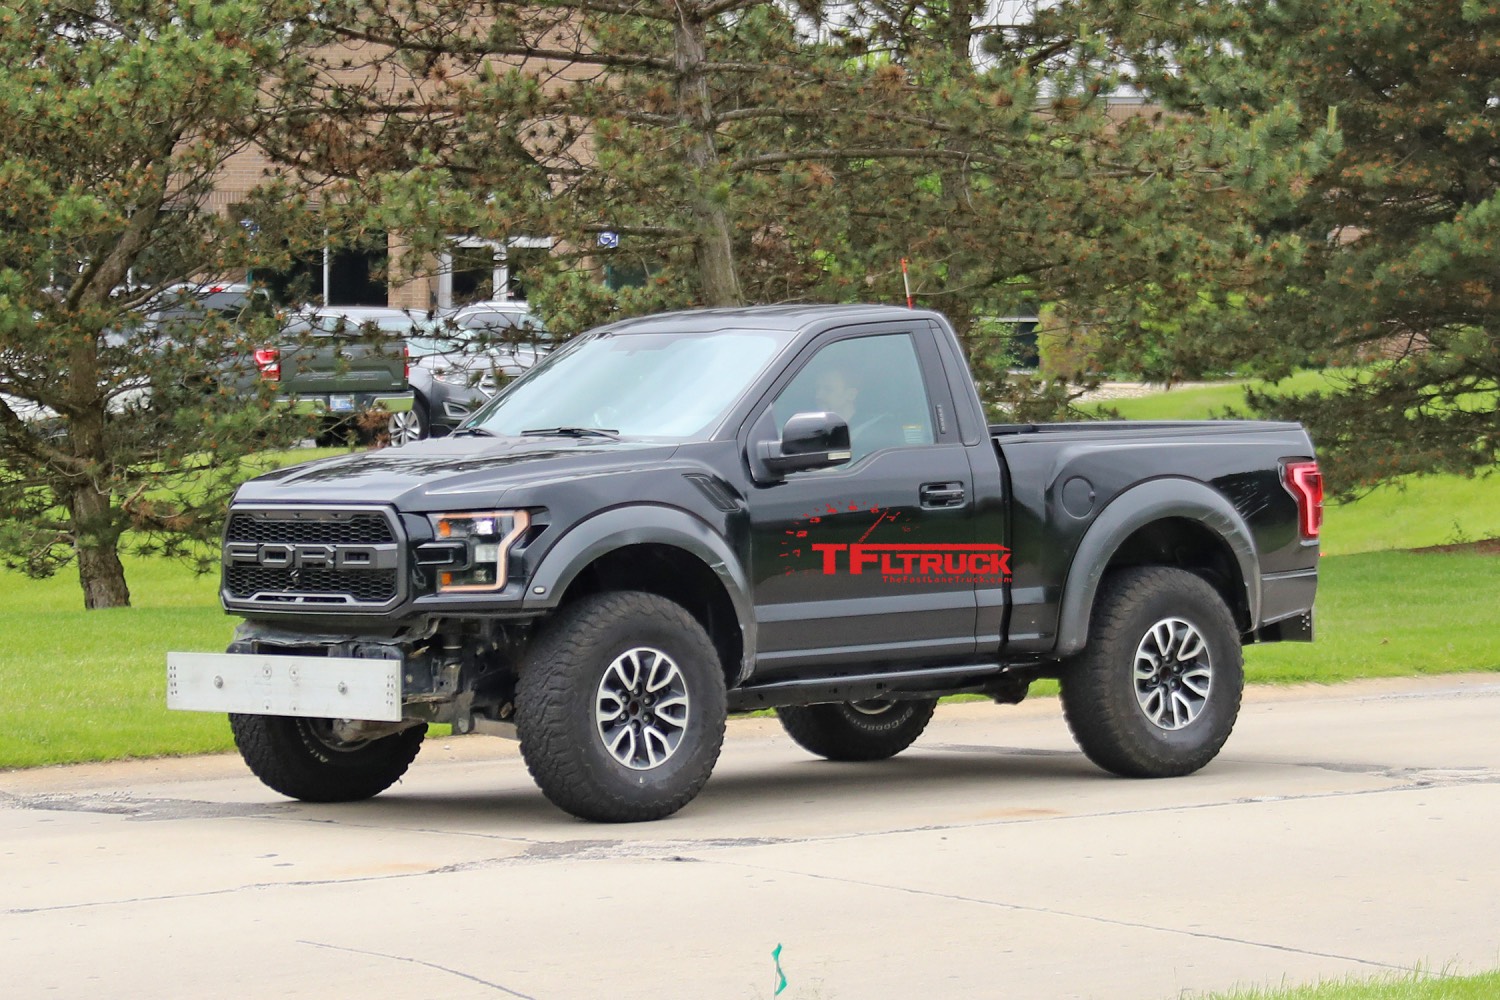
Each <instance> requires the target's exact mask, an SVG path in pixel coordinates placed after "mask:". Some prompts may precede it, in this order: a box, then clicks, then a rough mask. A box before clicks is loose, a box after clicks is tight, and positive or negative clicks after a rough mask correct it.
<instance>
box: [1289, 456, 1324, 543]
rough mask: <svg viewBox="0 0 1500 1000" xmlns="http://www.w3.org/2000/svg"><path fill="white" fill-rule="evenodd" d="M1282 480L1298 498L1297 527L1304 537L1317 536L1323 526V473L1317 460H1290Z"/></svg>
mask: <svg viewBox="0 0 1500 1000" xmlns="http://www.w3.org/2000/svg"><path fill="white" fill-rule="evenodd" d="M1281 481H1282V482H1283V483H1285V484H1286V488H1287V490H1288V491H1289V492H1290V493H1291V494H1292V496H1294V497H1296V498H1297V529H1298V530H1299V531H1300V532H1301V533H1302V537H1303V538H1308V539H1312V538H1317V537H1318V532H1319V531H1320V530H1322V527H1323V473H1321V472H1319V471H1318V463H1317V462H1288V463H1287V464H1286V465H1284V466H1282V467H1281Z"/></svg>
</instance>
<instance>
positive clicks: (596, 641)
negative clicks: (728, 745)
mask: <svg viewBox="0 0 1500 1000" xmlns="http://www.w3.org/2000/svg"><path fill="white" fill-rule="evenodd" d="M639 649H652V650H657V651H660V652H661V653H664V654H665V655H666V657H667V658H669V660H670V661H671V663H672V664H674V665H675V668H676V670H677V675H678V676H680V678H681V681H682V686H683V689H684V690H685V692H686V695H687V704H686V708H685V710H684V714H685V718H684V724H683V725H682V726H681V727H680V729H679V732H680V735H679V736H678V737H677V738H678V740H679V742H678V743H677V744H676V746H675V749H673V750H671V751H670V752H669V755H668V756H667V757H666V759H664V760H662V761H661V762H660V763H658V764H654V765H652V766H648V767H644V768H632V767H630V766H628V765H627V764H625V763H622V762H621V761H620V760H619V759H617V758H616V757H615V756H612V753H611V750H610V748H609V747H608V746H607V745H606V742H605V739H606V737H605V735H604V733H603V728H602V727H603V726H604V723H603V722H602V721H600V720H599V719H598V717H597V712H598V710H599V705H600V698H601V691H602V685H604V684H605V682H606V672H607V671H610V670H611V669H612V665H613V664H615V663H616V662H617V661H618V660H619V658H621V657H623V656H625V655H626V654H628V653H629V652H630V651H632V650H639ZM621 711H622V712H624V711H625V709H624V707H623V706H622V708H621ZM726 714H727V708H726V697H725V693H724V673H723V669H722V667H721V665H720V662H719V656H718V653H717V651H716V650H715V649H714V645H713V643H712V642H711V641H710V640H709V638H708V635H707V633H705V632H704V630H703V627H702V626H701V625H699V624H698V622H697V621H696V620H695V619H694V618H693V616H692V615H690V614H688V613H687V611H685V610H684V609H683V608H682V607H681V606H680V605H678V604H675V603H674V602H672V601H669V600H667V599H666V598H664V597H659V596H657V595H655V594H647V593H641V592H636V591H616V592H610V593H603V594H593V595H590V596H588V597H584V598H582V599H581V600H579V601H578V602H577V603H576V604H572V605H570V606H568V607H566V608H564V609H563V610H562V611H561V612H560V613H559V614H558V615H557V617H556V618H555V619H554V620H553V621H552V622H550V623H549V624H548V626H547V627H546V628H545V629H544V630H543V631H542V632H541V634H540V635H539V636H538V637H537V639H536V641H535V642H534V643H533V644H532V647H531V649H530V650H529V651H528V653H527V656H526V660H525V663H524V665H523V666H522V668H521V676H520V679H519V681H518V682H517V685H516V728H517V732H518V734H519V735H520V738H521V756H522V758H523V759H524V760H525V761H526V768H527V770H529V771H530V772H531V777H532V779H533V780H535V781H536V783H537V786H538V787H539V788H541V790H542V794H543V795H545V796H546V797H547V798H548V800H549V801H551V802H552V803H553V804H554V805H556V806H557V807H558V808H560V809H562V810H564V811H565V812H569V813H572V814H573V815H574V816H577V817H578V818H579V819H585V820H592V821H595V822H601V823H633V822H641V821H645V820H653V819H661V818H662V817H664V816H670V815H671V814H672V813H675V812H676V811H677V810H679V809H681V808H682V807H683V806H685V805H687V804H688V803H689V802H691V801H692V800H693V798H694V797H695V796H696V795H697V794H698V792H699V791H700V790H702V788H703V785H704V783H706V782H707V781H708V777H709V774H711V773H712V771H713V768H714V764H715V763H716V762H717V761H718V759H719V750H720V748H721V747H722V746H723V743H724V720H725V717H726ZM630 745H631V747H634V746H635V743H634V741H632V742H631V744H630Z"/></svg>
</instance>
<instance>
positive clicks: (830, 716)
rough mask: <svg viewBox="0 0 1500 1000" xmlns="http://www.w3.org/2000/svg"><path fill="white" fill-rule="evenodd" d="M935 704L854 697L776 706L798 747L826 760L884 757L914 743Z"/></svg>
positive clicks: (893, 754) (930, 716) (883, 758)
mask: <svg viewBox="0 0 1500 1000" xmlns="http://www.w3.org/2000/svg"><path fill="white" fill-rule="evenodd" d="M936 708H937V701H936V700H934V699H921V700H917V701H852V702H843V703H840V704H835V705H806V706H798V707H790V708H778V709H777V710H776V717H777V718H778V719H780V720H781V728H783V729H785V730H786V732H787V735H788V736H790V737H791V738H792V739H793V740H794V741H795V742H796V743H797V745H798V746H800V747H801V748H802V749H804V750H807V751H809V752H811V753H815V754H817V755H818V756H819V757H826V758H828V759H829V760H850V761H853V760H885V759H886V758H887V757H894V756H896V754H898V753H900V752H901V751H902V750H905V749H906V748H907V747H909V746H911V745H912V743H914V742H916V739H917V737H918V736H921V735H922V730H924V729H926V728H927V723H928V722H930V721H931V720H932V713H933V710H934V709H936Z"/></svg>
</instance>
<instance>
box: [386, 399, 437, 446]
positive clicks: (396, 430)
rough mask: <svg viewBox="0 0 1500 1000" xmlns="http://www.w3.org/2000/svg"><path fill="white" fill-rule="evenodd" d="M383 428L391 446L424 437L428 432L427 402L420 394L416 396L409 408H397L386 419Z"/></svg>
mask: <svg viewBox="0 0 1500 1000" xmlns="http://www.w3.org/2000/svg"><path fill="white" fill-rule="evenodd" d="M385 429H386V434H387V435H388V436H389V438H390V441H391V447H393V448H399V447H400V446H401V445H403V444H411V443H412V442H413V441H421V440H422V439H424V438H426V437H427V434H428V424H427V403H426V402H425V401H423V399H422V397H421V396H417V397H416V398H415V399H413V400H412V402H411V409H409V410H398V411H397V412H395V413H392V414H391V415H390V417H389V419H387V420H386V428H385Z"/></svg>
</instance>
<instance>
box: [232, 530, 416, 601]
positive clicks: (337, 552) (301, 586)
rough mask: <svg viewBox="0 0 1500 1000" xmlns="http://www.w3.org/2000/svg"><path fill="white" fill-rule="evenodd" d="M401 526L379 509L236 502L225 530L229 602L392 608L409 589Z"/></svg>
mask: <svg viewBox="0 0 1500 1000" xmlns="http://www.w3.org/2000/svg"><path fill="white" fill-rule="evenodd" d="M398 532H399V528H398V527H397V523H396V519H395V518H394V517H393V516H391V515H390V513H389V512H387V511H385V510H383V509H378V508H368V507H365V508H360V507H341V508H302V507H297V508H280V507H272V508H252V507H236V508H234V510H232V511H231V512H230V515H229V523H228V524H227V525H226V526H225V530H224V589H223V597H224V605H225V607H227V608H231V609H234V608H265V609H270V610H279V611H291V612H295V611H298V610H308V611H313V610H327V609H328V608H330V607H338V608H342V609H345V610H349V611H362V612H378V611H387V610H390V609H391V608H393V607H395V606H396V605H397V604H398V603H400V601H401V599H402V597H404V595H405V587H404V586H403V585H402V583H403V576H402V572H401V570H402V545H401V542H400V536H399V534H398Z"/></svg>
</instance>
